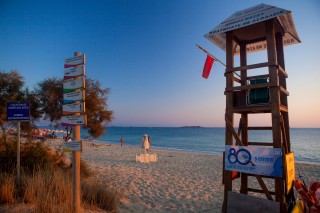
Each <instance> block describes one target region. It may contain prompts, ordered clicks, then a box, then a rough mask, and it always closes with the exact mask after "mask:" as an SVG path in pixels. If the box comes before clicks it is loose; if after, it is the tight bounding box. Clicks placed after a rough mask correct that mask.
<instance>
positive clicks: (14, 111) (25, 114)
mask: <svg viewBox="0 0 320 213" xmlns="http://www.w3.org/2000/svg"><path fill="white" fill-rule="evenodd" d="M7 120H8V121H28V120H30V106H29V103H20V102H10V103H7Z"/></svg>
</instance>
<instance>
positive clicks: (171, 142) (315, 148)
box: [81, 127, 320, 163]
mask: <svg viewBox="0 0 320 213" xmlns="http://www.w3.org/2000/svg"><path fill="white" fill-rule="evenodd" d="M143 134H148V135H149V136H150V137H151V141H152V145H151V148H152V147H155V148H162V149H173V150H182V151H190V152H199V153H209V154H222V152H223V151H224V137H225V129H224V128H167V127H152V128H148V127H108V128H107V130H106V132H105V134H104V135H103V136H101V137H100V138H99V141H101V142H104V143H118V144H119V143H120V138H121V136H123V137H124V138H125V145H131V146H139V145H140V142H141V138H142V136H143ZM81 136H82V137H85V136H87V134H86V130H81ZM290 139H291V150H292V151H293V152H294V153H295V160H296V161H304V162H315V163H320V129H319V128H314V129H305V128H301V129H300V128H291V129H290ZM249 141H253V142H271V141H272V132H271V131H249Z"/></svg>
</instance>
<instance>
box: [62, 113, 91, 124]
mask: <svg viewBox="0 0 320 213" xmlns="http://www.w3.org/2000/svg"><path fill="white" fill-rule="evenodd" d="M84 124H87V117H86V115H67V116H62V117H61V125H62V126H75V125H84Z"/></svg>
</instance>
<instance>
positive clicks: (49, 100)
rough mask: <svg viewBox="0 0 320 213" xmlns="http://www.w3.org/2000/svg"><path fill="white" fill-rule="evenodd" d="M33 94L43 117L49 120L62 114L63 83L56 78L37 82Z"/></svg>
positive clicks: (51, 120) (56, 118)
mask: <svg viewBox="0 0 320 213" xmlns="http://www.w3.org/2000/svg"><path fill="white" fill-rule="evenodd" d="M35 94H37V98H38V100H39V105H40V107H41V110H42V112H43V113H44V116H45V119H46V118H49V119H50V122H53V121H56V120H59V119H60V118H61V114H62V104H63V83H62V80H60V79H57V78H48V79H45V80H43V81H41V82H39V83H38V85H37V87H36V89H35Z"/></svg>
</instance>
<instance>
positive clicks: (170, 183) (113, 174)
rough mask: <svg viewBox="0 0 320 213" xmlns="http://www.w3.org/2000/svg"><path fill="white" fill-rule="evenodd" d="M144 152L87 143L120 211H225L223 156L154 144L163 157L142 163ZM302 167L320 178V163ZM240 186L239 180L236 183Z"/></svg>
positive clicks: (85, 156) (88, 155)
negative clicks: (115, 193) (162, 147)
mask: <svg viewBox="0 0 320 213" xmlns="http://www.w3.org/2000/svg"><path fill="white" fill-rule="evenodd" d="M51 145H53V146H56V147H59V146H60V147H61V142H54V143H51ZM142 153H144V152H143V150H141V149H140V148H138V147H132V146H123V147H120V145H117V144H112V145H110V144H109V145H108V144H100V143H96V142H94V143H92V142H84V152H83V153H82V154H81V159H83V160H85V161H86V162H87V163H88V164H89V166H90V167H91V169H92V171H93V174H94V176H95V178H96V179H97V180H98V181H99V182H101V183H103V184H104V185H106V186H108V187H111V188H112V189H114V190H116V191H117V192H118V194H119V210H120V212H137V213H140V212H221V207H222V202H223V185H222V180H221V179H222V177H221V173H222V156H219V155H207V154H194V153H189V152H177V151H170V150H159V149H153V148H152V147H151V151H150V153H156V154H157V156H158V162H150V163H140V162H136V154H142ZM296 168H298V169H299V170H300V172H301V174H302V175H303V176H304V179H305V181H306V182H307V183H309V182H310V181H311V180H317V181H319V177H320V165H319V164H300V163H296ZM238 185H239V181H235V187H234V188H236V187H238ZM235 191H236V190H235Z"/></svg>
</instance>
